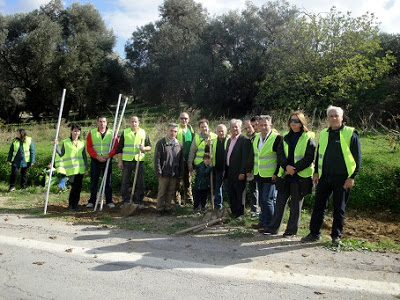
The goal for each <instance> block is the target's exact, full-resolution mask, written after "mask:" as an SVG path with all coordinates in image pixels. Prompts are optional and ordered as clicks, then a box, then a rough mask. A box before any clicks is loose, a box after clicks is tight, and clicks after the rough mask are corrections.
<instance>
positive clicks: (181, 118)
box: [181, 118, 189, 120]
mask: <svg viewBox="0 0 400 300" xmlns="http://www.w3.org/2000/svg"><path fill="white" fill-rule="evenodd" d="M188 119H189V118H181V120H188Z"/></svg>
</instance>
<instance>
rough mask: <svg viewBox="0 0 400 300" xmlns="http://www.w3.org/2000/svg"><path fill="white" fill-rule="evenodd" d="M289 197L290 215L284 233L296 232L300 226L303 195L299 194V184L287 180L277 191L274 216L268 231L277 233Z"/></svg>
mask: <svg viewBox="0 0 400 300" xmlns="http://www.w3.org/2000/svg"><path fill="white" fill-rule="evenodd" d="M289 197H290V215H289V220H288V223H287V226H286V230H285V233H288V234H297V230H298V229H299V226H300V214H301V207H302V206H303V197H302V196H301V194H300V185H299V183H298V182H288V183H286V185H285V188H284V189H283V190H282V191H279V192H278V197H277V199H276V203H275V210H274V216H273V218H272V221H271V223H270V224H269V225H268V228H267V229H268V231H269V232H271V233H278V231H279V228H280V227H281V224H282V220H283V214H284V212H285V207H286V203H287V201H288V199H289Z"/></svg>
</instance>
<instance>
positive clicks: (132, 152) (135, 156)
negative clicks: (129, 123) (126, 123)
mask: <svg viewBox="0 0 400 300" xmlns="http://www.w3.org/2000/svg"><path fill="white" fill-rule="evenodd" d="M145 140H146V132H145V131H144V130H143V129H142V128H138V130H137V131H136V134H135V133H134V132H133V131H132V129H131V128H127V129H124V148H122V160H125V161H133V160H135V161H143V160H144V153H143V152H141V153H140V157H139V145H144V142H145Z"/></svg>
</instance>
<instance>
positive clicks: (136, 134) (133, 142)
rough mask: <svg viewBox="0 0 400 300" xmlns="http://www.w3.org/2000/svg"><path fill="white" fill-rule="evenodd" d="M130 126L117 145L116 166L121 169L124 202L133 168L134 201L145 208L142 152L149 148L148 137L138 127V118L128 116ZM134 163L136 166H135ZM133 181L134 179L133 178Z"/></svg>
mask: <svg viewBox="0 0 400 300" xmlns="http://www.w3.org/2000/svg"><path fill="white" fill-rule="evenodd" d="M130 125H131V127H130V128H127V129H125V130H124V131H123V132H122V135H121V138H120V141H119V144H118V147H117V154H118V168H120V169H122V181H121V195H122V201H123V202H124V203H129V202H130V198H131V195H130V194H129V187H130V185H131V184H130V178H131V175H132V171H133V169H135V170H137V171H136V172H135V179H136V187H133V189H135V192H136V201H135V203H136V204H138V207H139V209H143V208H145V206H144V204H143V198H144V156H145V154H144V152H148V151H150V150H151V144H150V138H149V136H148V135H147V134H146V132H145V131H144V130H143V129H142V128H140V127H139V118H138V117H137V116H132V117H131V118H130ZM136 164H138V166H137V167H136ZM134 181H135V180H134Z"/></svg>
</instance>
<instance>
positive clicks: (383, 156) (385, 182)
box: [348, 135, 400, 213]
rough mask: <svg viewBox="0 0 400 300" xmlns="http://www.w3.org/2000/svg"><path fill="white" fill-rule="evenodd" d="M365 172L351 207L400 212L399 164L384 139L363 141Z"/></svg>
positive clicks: (354, 193) (363, 169) (397, 155)
mask: <svg viewBox="0 0 400 300" xmlns="http://www.w3.org/2000/svg"><path fill="white" fill-rule="evenodd" d="M361 149H362V155H363V156H362V157H363V159H362V170H361V172H360V174H359V175H358V176H357V177H356V184H355V186H354V188H353V189H352V190H351V193H350V199H349V203H348V206H349V207H351V208H356V209H374V210H381V211H382V210H386V209H389V210H390V211H392V212H396V213H398V212H400V187H399V182H400V161H399V159H398V157H399V153H398V151H395V152H392V151H391V149H390V148H389V146H388V143H387V141H386V140H385V138H384V137H383V136H381V135H375V136H368V137H364V138H362V139H361Z"/></svg>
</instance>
